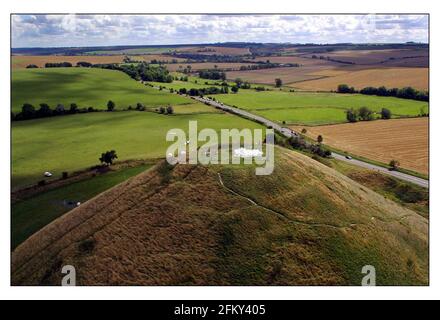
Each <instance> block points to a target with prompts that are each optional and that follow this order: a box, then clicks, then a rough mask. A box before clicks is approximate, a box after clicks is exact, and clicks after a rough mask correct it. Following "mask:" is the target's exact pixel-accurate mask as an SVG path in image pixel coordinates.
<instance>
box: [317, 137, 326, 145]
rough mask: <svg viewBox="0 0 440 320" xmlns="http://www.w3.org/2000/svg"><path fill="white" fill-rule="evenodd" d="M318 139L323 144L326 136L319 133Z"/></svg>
mask: <svg viewBox="0 0 440 320" xmlns="http://www.w3.org/2000/svg"><path fill="white" fill-rule="evenodd" d="M317 140H318V143H319V144H321V143H322V141H324V138H323V137H322V136H321V135H319V136H318V139H317Z"/></svg>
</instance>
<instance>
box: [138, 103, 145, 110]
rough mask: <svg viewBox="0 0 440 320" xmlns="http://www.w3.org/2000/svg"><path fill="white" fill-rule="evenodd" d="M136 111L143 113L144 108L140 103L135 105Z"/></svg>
mask: <svg viewBox="0 0 440 320" xmlns="http://www.w3.org/2000/svg"><path fill="white" fill-rule="evenodd" d="M136 110H137V111H145V106H144V105H143V104H142V103H140V102H138V103H136Z"/></svg>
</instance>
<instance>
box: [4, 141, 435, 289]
mask: <svg viewBox="0 0 440 320" xmlns="http://www.w3.org/2000/svg"><path fill="white" fill-rule="evenodd" d="M275 153H276V165H275V170H274V172H273V174H272V175H268V176H256V175H255V171H254V167H253V166H227V165H225V166H202V165H195V166H192V165H177V166H168V165H167V164H166V163H165V162H162V163H161V164H158V165H157V166H156V167H155V168H153V169H151V170H149V171H148V172H146V173H142V174H140V175H138V176H137V177H135V178H133V179H130V180H129V181H126V182H124V183H123V184H121V185H119V186H118V187H116V188H114V189H111V190H109V191H108V192H106V193H104V194H101V195H99V196H98V197H96V198H95V199H94V200H93V201H90V202H88V203H85V204H83V205H82V206H80V207H79V208H77V209H75V210H73V211H72V212H70V214H68V215H65V216H64V217H62V218H61V219H58V220H56V221H55V222H54V223H53V224H51V225H50V226H48V227H47V228H45V229H44V230H41V231H40V232H38V233H37V234H35V235H34V236H33V237H32V238H31V239H29V240H28V241H25V242H24V243H23V244H22V245H21V246H19V247H18V248H17V249H16V250H15V251H14V252H13V255H12V257H13V258H12V261H13V262H12V283H13V284H14V285H41V284H46V285H48V284H57V283H59V281H60V277H61V276H62V275H61V274H60V272H58V270H57V269H55V268H54V267H53V266H54V265H65V264H67V263H70V264H72V265H80V266H81V270H82V272H81V278H80V281H79V283H78V285H104V284H107V285H356V286H358V285H360V284H361V281H362V278H363V277H364V276H365V275H364V274H362V267H363V266H365V265H373V266H374V267H375V268H376V270H377V285H400V286H402V285H427V284H428V282H429V279H428V275H429V268H428V262H429V257H428V253H429V250H428V248H429V247H428V222H427V220H426V219H425V218H423V217H421V216H419V215H417V214H416V213H414V212H412V211H411V210H408V209H406V208H402V207H401V206H399V205H398V204H396V203H394V202H392V201H390V200H387V199H385V198H384V197H382V196H381V195H379V194H377V193H375V192H373V191H372V190H370V189H368V188H366V187H363V186H361V185H359V184H358V183H355V182H353V181H352V180H351V179H348V178H347V177H345V176H343V175H342V174H340V173H338V172H336V171H334V170H333V169H331V168H328V167H325V166H323V165H322V164H320V163H318V162H316V161H313V160H311V159H310V158H308V157H305V156H302V155H300V154H299V153H296V152H292V151H288V150H285V149H281V148H276V151H275ZM219 174H220V177H222V179H223V182H224V185H223V184H221V183H220V182H219ZM231 190H233V192H231ZM250 199H251V200H252V201H254V202H253V203H251V202H250V201H249V200H250ZM103 208H105V210H103ZM72 226H75V227H74V228H73V229H72ZM53 239H60V240H59V241H56V242H54V241H53ZM182 239H183V241H182ZM90 243H92V244H93V246H88V245H87V244H90ZM60 248H61V249H60ZM84 248H90V250H87V251H85V250H84ZM109 248H111V250H109ZM158 253H160V254H158ZM109 263H110V264H111V265H112V266H113V268H112V273H111V276H109V273H108V265H109Z"/></svg>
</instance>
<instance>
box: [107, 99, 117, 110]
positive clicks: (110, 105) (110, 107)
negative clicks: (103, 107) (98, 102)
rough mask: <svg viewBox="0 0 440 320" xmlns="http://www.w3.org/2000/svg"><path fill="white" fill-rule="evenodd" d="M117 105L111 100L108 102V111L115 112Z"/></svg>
mask: <svg viewBox="0 0 440 320" xmlns="http://www.w3.org/2000/svg"><path fill="white" fill-rule="evenodd" d="M115 106H116V105H115V103H114V102H113V101H112V100H109V101H108V102H107V111H113V110H115Z"/></svg>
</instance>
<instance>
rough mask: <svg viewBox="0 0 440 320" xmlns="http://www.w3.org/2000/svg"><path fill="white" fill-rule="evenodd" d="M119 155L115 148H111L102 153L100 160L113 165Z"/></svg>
mask: <svg viewBox="0 0 440 320" xmlns="http://www.w3.org/2000/svg"><path fill="white" fill-rule="evenodd" d="M117 158H118V156H117V154H116V151H115V150H111V151H106V152H104V153H102V154H101V158H99V161H101V163H102V164H103V163H105V164H106V165H111V164H113V160H115V159H117Z"/></svg>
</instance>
